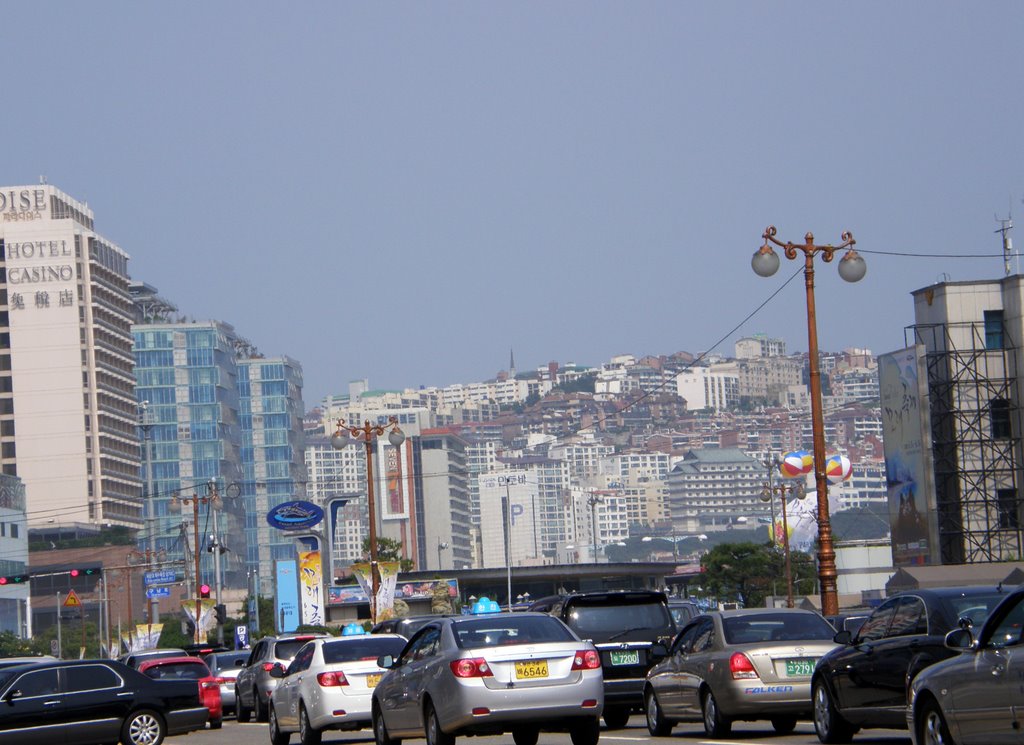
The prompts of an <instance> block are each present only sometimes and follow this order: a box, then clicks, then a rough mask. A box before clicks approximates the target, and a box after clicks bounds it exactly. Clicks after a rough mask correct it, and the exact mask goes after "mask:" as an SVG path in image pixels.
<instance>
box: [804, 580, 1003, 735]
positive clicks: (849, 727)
mask: <svg viewBox="0 0 1024 745" xmlns="http://www.w3.org/2000/svg"><path fill="white" fill-rule="evenodd" d="M1005 595H1006V592H1005V591H1004V590H1003V589H1002V588H1001V587H992V586H978V587H947V588H941V589H930V590H911V591H907V592H903V593H899V594H897V595H894V596H892V597H890V598H888V599H887V600H886V601H885V602H884V603H882V604H881V605H880V606H878V608H877V609H875V611H874V612H873V613H872V614H871V615H870V616H868V618H867V620H866V621H864V623H863V625H861V627H860V628H859V629H858V630H857V632H856V634H851V633H850V632H849V631H840V632H838V633H837V634H836V636H835V641H836V643H837V644H841V645H843V646H841V647H838V648H836V649H833V650H832V651H831V652H829V653H828V654H827V655H825V656H824V657H822V658H821V659H820V660H819V661H818V664H817V666H816V667H815V669H814V677H813V679H812V681H811V697H812V701H813V705H814V729H815V731H816V732H817V734H818V739H819V740H821V741H822V742H823V743H840V742H849V741H850V740H851V739H852V738H853V735H854V734H855V733H856V732H857V731H858V730H860V729H861V728H872V727H884V728H888V729H902V728H905V727H906V726H907V720H906V709H907V691H908V686H909V684H910V682H911V681H912V680H913V679H914V677H915V676H916V675H917V674H918V673H919V672H921V671H922V670H924V669H925V668H926V667H928V666H929V665H932V664H934V663H936V662H938V661H939V660H944V659H947V658H948V657H952V656H953V655H954V654H955V652H954V651H953V650H950V649H948V648H947V647H946V646H945V636H946V634H947V633H948V632H949V631H951V630H953V629H955V628H957V626H958V623H959V621H960V619H967V620H968V621H970V622H971V623H972V624H974V625H976V626H977V625H981V623H982V622H983V621H984V620H985V618H986V617H987V616H988V614H989V612H990V611H991V610H992V609H993V608H995V607H996V605H998V604H999V601H1000V600H1002V599H1003V597H1005Z"/></svg>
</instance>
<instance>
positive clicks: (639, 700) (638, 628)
mask: <svg viewBox="0 0 1024 745" xmlns="http://www.w3.org/2000/svg"><path fill="white" fill-rule="evenodd" d="M543 600H545V601H547V600H551V599H549V598H544V599H543ZM539 602H541V601H538V603H539ZM548 612H549V613H551V615H553V616H557V617H558V618H560V619H561V620H562V622H563V623H564V624H565V625H566V626H568V627H569V628H570V629H572V630H573V631H575V632H576V634H577V635H578V636H579V637H580V638H581V639H585V640H589V641H592V642H593V643H594V646H596V647H597V649H598V652H600V654H601V668H602V671H603V673H604V722H605V724H606V725H608V728H609V729H618V728H620V727H624V726H625V725H626V722H627V721H628V720H629V715H630V714H632V713H633V712H640V711H643V706H644V680H645V678H646V676H647V671H648V670H650V669H651V667H652V666H653V665H654V664H655V663H656V662H658V661H659V660H660V659H661V658H663V657H664V656H665V655H666V654H667V651H666V650H667V649H668V645H669V643H670V642H671V641H672V637H673V636H674V635H675V633H676V625H675V622H674V621H673V620H672V614H671V613H670V612H669V609H668V600H667V598H666V597H665V593H663V592H654V591H651V590H620V591H610V592H579V593H570V594H568V595H566V596H564V597H563V598H561V599H554V600H553V602H551V603H550V609H549V610H548Z"/></svg>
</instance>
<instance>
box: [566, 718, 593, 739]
mask: <svg viewBox="0 0 1024 745" xmlns="http://www.w3.org/2000/svg"><path fill="white" fill-rule="evenodd" d="M569 738H570V739H571V740H572V745H597V741H598V740H599V739H600V738H601V722H600V721H599V720H598V719H597V718H596V717H595V718H592V719H584V720H582V721H579V722H577V723H576V724H574V725H572V726H571V727H570V728H569Z"/></svg>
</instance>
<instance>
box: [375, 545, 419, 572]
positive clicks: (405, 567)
mask: <svg viewBox="0 0 1024 745" xmlns="http://www.w3.org/2000/svg"><path fill="white" fill-rule="evenodd" d="M363 556H364V557H365V558H366V559H369V557H370V538H369V536H367V537H366V538H364V539H363ZM377 561H397V562H399V563H400V564H401V566H400V568H399V571H402V572H411V571H412V569H413V567H415V566H416V562H414V561H413V560H412V559H405V558H402V542H401V541H399V540H396V539H394V538H384V537H382V536H377Z"/></svg>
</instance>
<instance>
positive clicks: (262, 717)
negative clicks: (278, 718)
mask: <svg viewBox="0 0 1024 745" xmlns="http://www.w3.org/2000/svg"><path fill="white" fill-rule="evenodd" d="M269 703H270V702H269V701H268V702H267V703H263V700H262V699H261V698H260V692H259V691H257V690H256V689H255V688H253V689H252V711H253V714H255V715H256V721H257V722H265V721H267V709H268V708H269Z"/></svg>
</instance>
